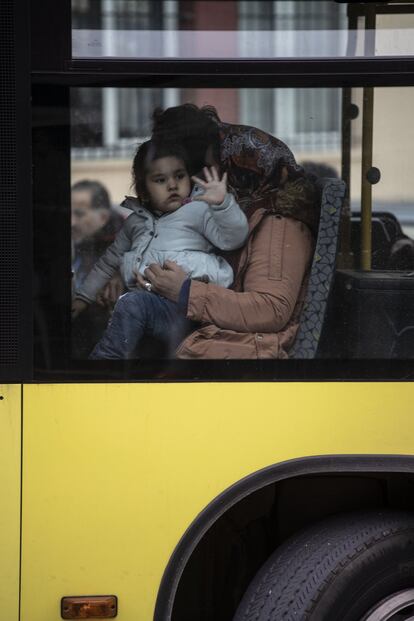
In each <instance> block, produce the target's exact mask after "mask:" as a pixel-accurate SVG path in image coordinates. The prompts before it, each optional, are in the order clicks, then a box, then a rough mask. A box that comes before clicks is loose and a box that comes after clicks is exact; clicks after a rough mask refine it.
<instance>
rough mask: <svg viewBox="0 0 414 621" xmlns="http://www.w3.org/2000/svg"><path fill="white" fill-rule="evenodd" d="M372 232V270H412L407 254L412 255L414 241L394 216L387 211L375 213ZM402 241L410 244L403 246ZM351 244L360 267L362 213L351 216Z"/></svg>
mask: <svg viewBox="0 0 414 621" xmlns="http://www.w3.org/2000/svg"><path fill="white" fill-rule="evenodd" d="M371 231H372V233H371V238H372V256H371V266H372V269H374V270H386V269H399V270H402V269H411V268H410V266H409V265H408V264H407V260H406V254H409V253H410V246H412V243H410V242H411V241H412V240H410V239H409V238H408V237H407V236H406V235H404V233H403V231H402V229H401V225H400V223H399V222H398V220H397V218H396V217H395V215H394V214H392V213H389V212H387V211H373V212H372V219H371ZM401 240H408V242H406V243H405V244H401V243H399V242H401ZM351 244H352V252H353V255H354V261H355V265H359V263H360V256H361V213H360V212H353V213H352V216H351ZM400 247H402V248H403V249H402V251H400ZM400 259H401V260H400Z"/></svg>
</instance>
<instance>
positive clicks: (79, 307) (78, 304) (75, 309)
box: [72, 298, 89, 319]
mask: <svg viewBox="0 0 414 621" xmlns="http://www.w3.org/2000/svg"><path fill="white" fill-rule="evenodd" d="M87 306H89V305H88V303H87V302H85V301H84V300H81V299H80V298H75V299H74V300H73V302H72V319H76V317H77V316H78V315H80V313H81V312H82V311H84V310H85V308H86V307H87Z"/></svg>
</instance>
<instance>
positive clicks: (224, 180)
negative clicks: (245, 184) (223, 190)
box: [221, 172, 227, 185]
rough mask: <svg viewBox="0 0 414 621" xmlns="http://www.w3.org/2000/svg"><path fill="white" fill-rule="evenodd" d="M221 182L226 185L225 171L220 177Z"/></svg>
mask: <svg viewBox="0 0 414 621" xmlns="http://www.w3.org/2000/svg"><path fill="white" fill-rule="evenodd" d="M221 183H225V184H226V185H227V173H226V172H225V173H224V174H223V176H222V178H221Z"/></svg>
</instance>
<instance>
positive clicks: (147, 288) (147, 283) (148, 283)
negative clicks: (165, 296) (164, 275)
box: [144, 282, 152, 293]
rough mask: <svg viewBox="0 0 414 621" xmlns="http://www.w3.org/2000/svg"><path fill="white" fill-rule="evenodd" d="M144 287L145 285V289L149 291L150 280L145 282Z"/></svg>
mask: <svg viewBox="0 0 414 621" xmlns="http://www.w3.org/2000/svg"><path fill="white" fill-rule="evenodd" d="M144 287H145V289H146V290H147V291H149V292H150V293H151V291H152V284H151V283H150V282H146V283H145V285H144Z"/></svg>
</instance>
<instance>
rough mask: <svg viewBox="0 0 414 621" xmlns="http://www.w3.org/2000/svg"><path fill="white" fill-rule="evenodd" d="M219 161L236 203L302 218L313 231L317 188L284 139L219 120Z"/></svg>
mask: <svg viewBox="0 0 414 621" xmlns="http://www.w3.org/2000/svg"><path fill="white" fill-rule="evenodd" d="M219 131H220V139H221V153H220V158H221V164H222V167H223V170H225V171H227V174H228V183H229V186H230V188H231V190H232V192H233V193H234V194H235V196H236V198H237V200H238V202H239V204H240V206H241V207H242V209H244V210H245V211H246V213H247V214H248V215H249V214H250V213H251V211H252V210H255V209H257V208H259V207H264V208H265V209H269V210H271V211H272V212H274V213H277V214H280V215H283V216H289V217H292V218H295V219H296V220H300V221H301V222H304V223H305V224H306V225H307V226H309V228H310V229H311V231H312V232H313V233H314V234H316V232H317V228H318V221H319V201H318V192H317V190H316V186H315V184H314V182H313V180H312V179H311V178H310V177H307V176H306V175H305V172H304V170H303V169H302V168H301V166H299V165H298V164H297V163H296V161H295V158H294V156H293V153H292V152H291V151H290V149H289V148H288V147H287V146H286V145H285V143H284V142H282V141H281V140H278V139H277V138H274V137H273V136H270V135H269V134H267V133H266V132H263V131H261V130H260V129H257V128H255V127H248V126H246V125H232V124H230V123H220V125H219Z"/></svg>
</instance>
